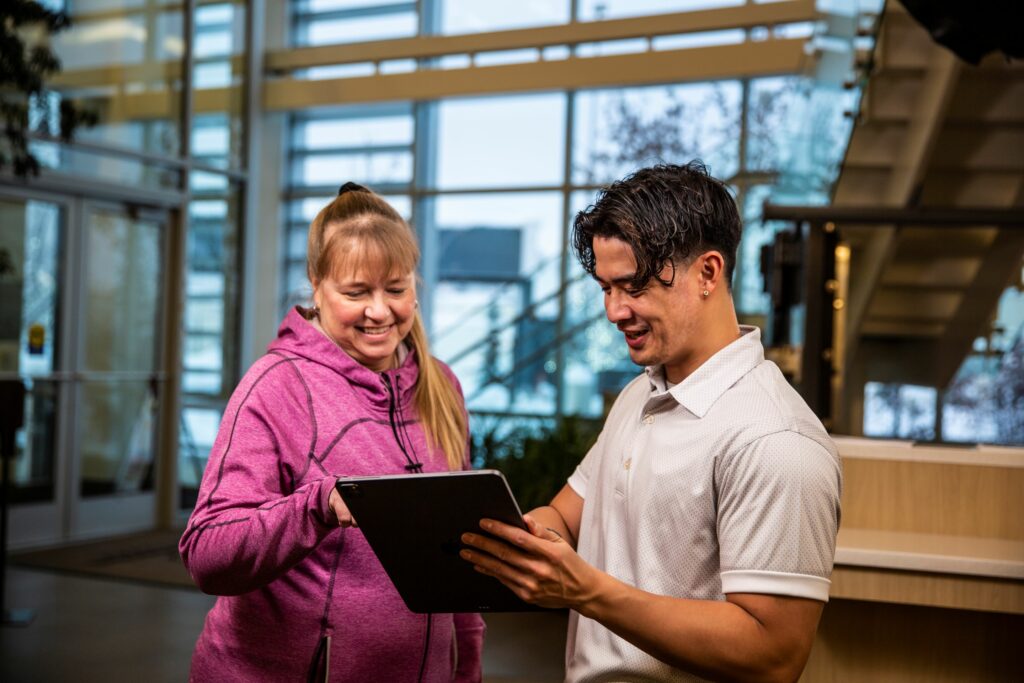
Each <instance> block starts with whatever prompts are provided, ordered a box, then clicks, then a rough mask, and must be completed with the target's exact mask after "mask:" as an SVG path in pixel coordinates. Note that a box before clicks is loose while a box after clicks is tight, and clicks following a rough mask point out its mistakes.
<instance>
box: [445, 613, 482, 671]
mask: <svg viewBox="0 0 1024 683" xmlns="http://www.w3.org/2000/svg"><path fill="white" fill-rule="evenodd" d="M452 618H453V619H454V621H455V643H456V647H457V648H458V649H457V652H458V664H457V666H456V669H455V679H454V680H455V681H456V683H480V680H481V679H482V677H483V674H482V669H481V652H482V651H483V648H484V633H485V632H486V631H487V627H486V625H485V624H484V620H483V618H481V616H480V615H479V614H475V613H470V614H454V615H452Z"/></svg>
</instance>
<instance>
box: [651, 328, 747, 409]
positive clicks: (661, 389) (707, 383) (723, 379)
mask: <svg viewBox="0 0 1024 683" xmlns="http://www.w3.org/2000/svg"><path fill="white" fill-rule="evenodd" d="M763 361H764V347H763V346H761V331H760V330H759V329H757V328H756V327H752V326H750V325H740V336H739V338H738V339H736V340H735V341H733V342H731V343H730V344H728V345H727V346H725V347H724V348H722V349H719V350H718V352H716V353H715V354H714V355H713V356H711V358H708V359H707V360H706V361H704V363H703V364H702V365H701V366H700V367H699V368H697V369H696V370H695V371H694V372H693V373H692V374H691V375H690V376H689V377H687V378H686V379H684V380H683V381H682V382H680V383H679V384H677V385H675V386H674V387H672V388H671V389H669V388H668V386H667V384H666V383H665V368H664V366H662V365H652V366H650V367H647V368H645V369H644V371H645V372H646V373H647V379H648V381H649V382H650V384H651V392H652V396H651V398H652V399H655V398H657V399H662V398H664V397H666V396H671V397H672V398H674V399H675V400H676V402H677V403H679V405H681V406H683V407H684V408H686V409H687V410H688V411H690V412H691V413H693V414H694V415H696V416H697V417H704V416H705V415H707V413H708V411H709V410H711V406H713V405H714V404H715V401H717V400H718V399H719V398H720V397H721V396H722V394H724V393H725V392H726V391H728V390H729V388H730V387H732V385H734V384H736V382H738V381H739V380H740V379H742V378H743V377H744V376H745V375H746V374H747V373H748V372H750V371H751V370H753V369H754V368H756V367H757V366H758V365H760V364H761V363H762V362H763Z"/></svg>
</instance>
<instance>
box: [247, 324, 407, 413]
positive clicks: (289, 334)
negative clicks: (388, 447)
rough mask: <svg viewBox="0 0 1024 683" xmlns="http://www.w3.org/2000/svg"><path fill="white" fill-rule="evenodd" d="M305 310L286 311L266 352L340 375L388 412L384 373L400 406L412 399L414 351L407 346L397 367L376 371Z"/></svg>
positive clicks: (377, 406) (370, 401) (378, 406)
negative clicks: (301, 360)
mask: <svg viewBox="0 0 1024 683" xmlns="http://www.w3.org/2000/svg"><path fill="white" fill-rule="evenodd" d="M309 316H310V313H309V311H308V310H307V309H304V308H302V307H300V306H296V307H295V308H293V309H292V310H290V311H288V315H286V316H285V318H284V320H283V321H281V326H280V327H279V328H278V330H277V339H275V340H274V341H272V342H271V343H270V345H269V346H268V347H267V351H269V352H276V353H286V354H288V355H294V356H300V357H302V358H304V359H306V360H308V361H311V362H313V363H316V364H317V365H321V366H323V367H325V368H327V369H329V370H331V371H332V372H335V373H337V374H339V375H341V376H342V377H343V378H344V380H345V381H346V382H348V383H349V384H350V385H351V386H352V388H353V389H355V390H356V391H357V392H358V393H360V394H362V395H363V396H364V397H365V398H366V399H367V400H368V402H369V403H371V404H372V405H373V406H374V407H376V408H378V409H380V410H382V411H384V412H387V409H388V402H389V396H388V390H387V388H386V386H385V384H384V380H383V378H382V375H383V374H386V375H387V377H388V380H389V381H390V382H391V386H392V388H393V389H395V394H396V396H397V397H398V399H399V402H400V404H401V405H402V407H403V408H404V407H406V406H408V405H409V404H410V403H411V402H412V397H413V389H414V387H415V386H416V380H417V379H418V378H419V363H418V362H417V358H416V351H415V350H414V349H411V348H408V346H406V350H407V352H406V353H405V354H404V357H403V354H401V353H400V354H399V357H401V358H402V362H401V364H400V365H399V366H398V367H397V368H393V369H391V370H385V371H384V372H383V373H380V372H376V371H374V370H371V369H370V368H368V367H366V366H365V365H363V364H361V363H360V362H358V361H357V360H355V359H354V358H352V356H350V355H348V353H346V352H345V350H344V349H342V348H341V347H340V346H338V345H337V344H335V343H334V342H333V341H331V339H329V338H328V337H327V335H325V334H324V333H322V332H321V331H320V330H318V329H317V328H316V327H315V326H314V325H313V323H312V322H311V321H310V319H309Z"/></svg>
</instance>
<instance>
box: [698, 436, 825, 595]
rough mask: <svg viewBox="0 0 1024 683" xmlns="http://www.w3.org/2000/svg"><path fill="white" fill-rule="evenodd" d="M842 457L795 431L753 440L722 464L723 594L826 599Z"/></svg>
mask: <svg viewBox="0 0 1024 683" xmlns="http://www.w3.org/2000/svg"><path fill="white" fill-rule="evenodd" d="M841 476H842V475H841V470H840V464H839V459H838V456H837V455H834V454H833V453H831V452H830V451H829V450H828V449H826V448H825V447H824V446H822V445H821V444H820V443H818V442H817V441H815V440H814V439H811V438H809V437H807V436H804V435H802V434H799V433H797V432H793V431H781V432H776V433H774V434H769V435H767V436H763V437H761V438H758V439H756V440H755V441H753V442H752V443H750V444H749V445H747V446H745V447H743V448H742V449H740V450H739V451H737V452H736V453H734V454H733V455H731V456H729V457H728V458H727V459H726V460H725V462H723V463H722V470H721V471H720V481H719V491H718V498H719V510H718V539H719V553H720V555H719V557H720V561H721V579H722V592H723V593H725V594H729V593H763V594H770V595H789V596H795V597H801V598H810V599H812V600H820V601H822V602H828V591H829V585H830V583H831V582H830V581H829V577H830V576H831V574H832V562H833V560H834V558H835V544H836V533H837V531H838V529H839V495H840V482H841Z"/></svg>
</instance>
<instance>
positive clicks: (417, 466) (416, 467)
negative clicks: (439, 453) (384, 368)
mask: <svg viewBox="0 0 1024 683" xmlns="http://www.w3.org/2000/svg"><path fill="white" fill-rule="evenodd" d="M380 377H381V380H382V381H383V382H384V388H385V389H387V391H388V423H389V424H390V425H391V433H392V434H394V435H395V442H396V443H397V444H398V448H399V450H401V451H402V455H404V456H405V462H406V465H405V469H406V470H407V471H408V472H414V473H416V474H419V473H421V472H422V471H423V463H421V462H418V461H414V460H413V459H412V457H411V456H410V455H409V451H407V450H406V448H405V444H404V443H402V437H401V436H400V435H399V434H398V422H397V418H396V417H395V412H396V410H397V405H398V398H397V397H396V396H395V390H394V388H393V387H392V385H391V378H390V377H388V374H387V373H386V372H382V373H380Z"/></svg>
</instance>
